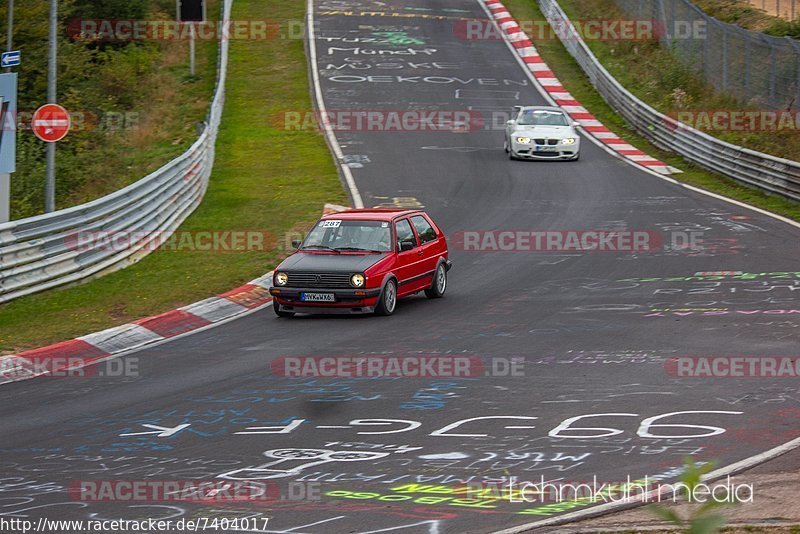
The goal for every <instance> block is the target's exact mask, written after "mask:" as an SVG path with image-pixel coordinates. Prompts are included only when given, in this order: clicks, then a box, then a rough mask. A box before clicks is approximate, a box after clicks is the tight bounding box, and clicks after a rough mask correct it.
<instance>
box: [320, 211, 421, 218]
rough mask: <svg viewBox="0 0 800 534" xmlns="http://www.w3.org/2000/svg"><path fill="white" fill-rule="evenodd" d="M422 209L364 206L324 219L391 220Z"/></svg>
mask: <svg viewBox="0 0 800 534" xmlns="http://www.w3.org/2000/svg"><path fill="white" fill-rule="evenodd" d="M421 211H422V210H410V209H404V208H364V209H352V210H347V211H340V212H339V213H330V214H328V215H324V216H323V217H322V218H323V219H350V220H352V219H370V220H374V221H391V220H392V219H395V218H397V217H401V216H403V215H408V214H409V213H420V212H421Z"/></svg>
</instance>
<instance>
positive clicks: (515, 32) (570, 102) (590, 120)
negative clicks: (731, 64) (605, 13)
mask: <svg viewBox="0 0 800 534" xmlns="http://www.w3.org/2000/svg"><path fill="white" fill-rule="evenodd" d="M479 1H480V2H481V3H482V4H483V5H484V6H485V7H486V9H488V11H489V13H490V14H491V16H492V18H493V19H494V21H495V23H496V24H497V26H498V27H499V28H500V29H501V30H503V31H504V32H505V34H506V36H507V37H508V40H509V42H510V43H511V44H512V45H513V47H514V50H515V51H516V53H517V55H518V56H519V57H520V59H522V61H523V62H524V63H525V66H526V67H527V68H528V69H529V70H530V71H531V73H532V74H533V76H534V78H536V81H537V82H538V83H539V85H541V86H542V88H543V89H544V90H545V91H546V92H547V94H548V95H549V96H550V98H551V99H552V100H553V101H555V103H556V104H557V105H559V106H561V108H562V109H563V110H564V111H565V112H566V113H567V114H569V116H570V117H572V119H573V120H575V121H576V122H578V124H580V125H581V128H583V130H584V131H585V132H586V133H587V134H588V135H591V136H592V137H594V138H595V139H597V140H598V141H600V142H601V143H602V144H603V145H605V146H606V147H607V148H609V149H610V150H611V151H613V152H614V153H616V154H618V155H619V156H621V157H623V158H625V159H628V160H630V161H632V162H634V163H636V164H637V165H641V166H642V167H646V168H648V169H650V170H652V171H655V172H657V173H659V174H671V173H672V172H673V171H674V169H672V168H671V167H670V166H669V165H667V164H666V163H664V162H663V161H659V160H657V159H656V158H654V157H652V156H649V155H648V154H645V153H644V152H642V151H641V150H639V149H638V148H636V147H635V146H633V145H631V144H629V143H627V142H626V141H625V140H624V139H622V138H621V137H619V136H618V135H617V134H615V133H614V132H612V131H611V130H609V129H608V128H606V127H605V126H603V124H602V123H601V122H600V121H599V120H597V118H596V117H595V116H594V115H592V114H591V113H589V111H588V110H587V109H586V108H585V107H583V106H582V105H581V104H580V102H578V101H577V100H576V99H575V97H574V96H572V94H570V93H569V91H567V90H566V89H564V86H563V85H561V82H560V81H559V79H558V78H557V77H556V75H555V74H553V71H551V70H550V67H548V66H547V64H546V63H545V62H544V59H542V57H541V56H540V55H539V52H538V51H537V50H536V47H535V46H534V45H533V42H531V40H530V38H529V37H528V35H527V34H526V33H525V32H524V31H522V29H521V28H520V26H519V24H518V23H517V21H516V20H515V19H514V17H512V16H511V13H509V12H508V9H506V7H505V6H504V5H503V4H502V2H500V0H479Z"/></svg>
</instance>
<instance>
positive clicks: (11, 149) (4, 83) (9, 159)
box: [0, 72, 17, 223]
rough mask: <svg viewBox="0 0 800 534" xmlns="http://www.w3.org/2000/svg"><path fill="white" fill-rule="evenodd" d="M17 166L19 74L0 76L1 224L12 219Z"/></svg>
mask: <svg viewBox="0 0 800 534" xmlns="http://www.w3.org/2000/svg"><path fill="white" fill-rule="evenodd" d="M16 165H17V73H16V72H12V73H7V74H0V223H4V222H7V221H8V220H9V219H10V217H11V213H10V208H9V204H10V196H11V173H13V172H14V171H15V170H16Z"/></svg>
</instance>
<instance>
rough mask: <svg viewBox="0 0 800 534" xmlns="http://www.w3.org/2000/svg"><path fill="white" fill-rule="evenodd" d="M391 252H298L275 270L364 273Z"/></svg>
mask: <svg viewBox="0 0 800 534" xmlns="http://www.w3.org/2000/svg"><path fill="white" fill-rule="evenodd" d="M389 254H390V253H389V252H384V253H382V254H352V253H343V254H328V253H315V252H296V253H294V254H292V255H291V256H289V257H288V258H286V259H285V260H283V262H282V263H281V264H280V265H279V266H278V267H277V268H276V269H275V270H276V271H310V272H348V273H363V272H364V271H366V270H367V269H369V268H370V267H372V266H373V265H375V264H376V263H378V262H379V261H380V260H382V259H384V258H385V257H386V256H388V255H389Z"/></svg>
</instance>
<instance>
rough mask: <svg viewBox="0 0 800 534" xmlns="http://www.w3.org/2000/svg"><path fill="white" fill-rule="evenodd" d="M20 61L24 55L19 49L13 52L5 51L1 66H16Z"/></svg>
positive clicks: (0, 59)
mask: <svg viewBox="0 0 800 534" xmlns="http://www.w3.org/2000/svg"><path fill="white" fill-rule="evenodd" d="M20 63H22V56H21V54H20V52H19V50H14V51H13V52H3V55H2V56H0V67H3V68H7V67H16V66H17V65H19V64H20Z"/></svg>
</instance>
